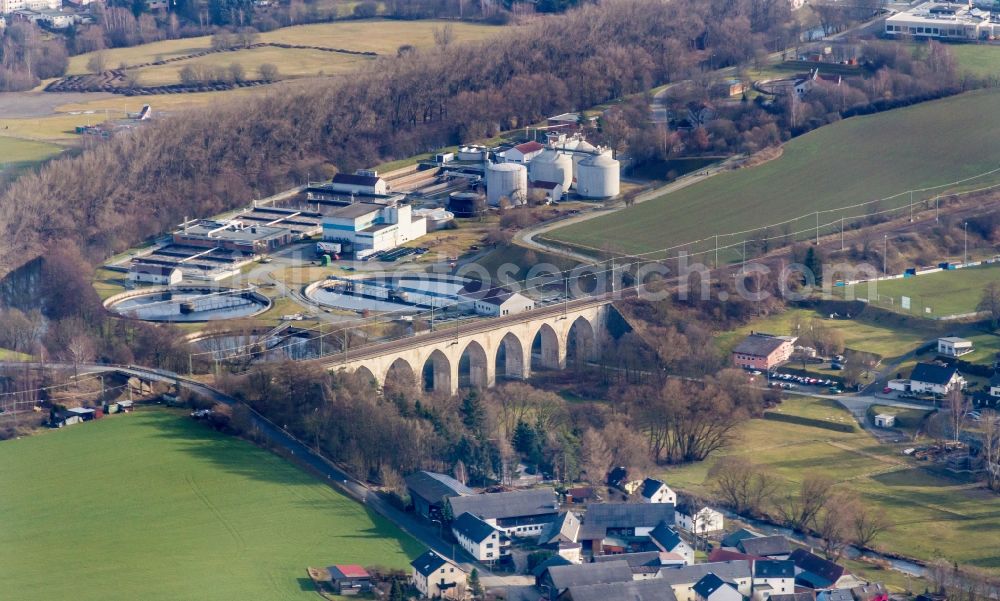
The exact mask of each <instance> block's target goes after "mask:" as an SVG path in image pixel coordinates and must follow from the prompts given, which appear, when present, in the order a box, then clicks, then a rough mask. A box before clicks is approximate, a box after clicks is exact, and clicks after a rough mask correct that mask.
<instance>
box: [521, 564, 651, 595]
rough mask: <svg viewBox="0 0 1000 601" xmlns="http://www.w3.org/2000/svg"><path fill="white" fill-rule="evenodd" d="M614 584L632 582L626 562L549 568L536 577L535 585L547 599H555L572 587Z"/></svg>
mask: <svg viewBox="0 0 1000 601" xmlns="http://www.w3.org/2000/svg"><path fill="white" fill-rule="evenodd" d="M614 582H632V569H631V568H630V567H629V565H628V562H625V561H609V562H605V563H583V564H580V565H566V566H551V567H549V568H547V569H546V570H544V571H543V572H542V573H541V574H540V575H539V576H538V578H537V579H536V581H535V584H536V586H537V587H538V588H539V589H540V590H541V591H542V592H543V593H548V598H549V599H555V598H556V597H558V596H559V595H561V594H562V593H564V592H565V591H566V590H567V589H568V588H570V587H573V586H586V585H591V584H611V583H614Z"/></svg>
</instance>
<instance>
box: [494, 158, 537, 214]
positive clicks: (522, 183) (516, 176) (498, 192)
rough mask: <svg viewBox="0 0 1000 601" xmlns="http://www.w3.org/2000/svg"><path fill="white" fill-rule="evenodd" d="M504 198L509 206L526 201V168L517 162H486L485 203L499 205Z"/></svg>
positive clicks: (518, 204)
mask: <svg viewBox="0 0 1000 601" xmlns="http://www.w3.org/2000/svg"><path fill="white" fill-rule="evenodd" d="M502 199H506V200H507V201H508V202H509V203H510V206H520V205H523V204H525V203H527V202H528V169H527V168H526V167H525V166H524V165H521V164H519V163H487V164H486V203H487V204H489V205H490V206H492V207H499V206H500V204H501V200H502Z"/></svg>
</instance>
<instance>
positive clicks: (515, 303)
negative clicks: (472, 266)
mask: <svg viewBox="0 0 1000 601" xmlns="http://www.w3.org/2000/svg"><path fill="white" fill-rule="evenodd" d="M475 286H478V284H476V285H475ZM459 295H460V296H461V297H463V298H466V299H468V300H470V301H471V302H472V304H473V308H474V309H475V311H476V313H478V314H479V315H489V316H492V317H500V316H503V315H514V314H515V313H523V312H524V311H531V310H532V309H534V308H535V301H533V300H531V299H530V298H528V297H526V296H524V295H523V294H520V293H518V292H514V291H512V290H510V289H509V288H504V287H503V286H494V287H492V288H490V289H489V290H486V291H480V290H478V289H477V290H475V291H469V290H468V288H462V290H461V291H459Z"/></svg>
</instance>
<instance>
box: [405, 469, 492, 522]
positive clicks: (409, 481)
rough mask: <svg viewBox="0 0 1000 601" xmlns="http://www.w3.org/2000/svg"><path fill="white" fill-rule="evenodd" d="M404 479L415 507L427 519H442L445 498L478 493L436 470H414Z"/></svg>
mask: <svg viewBox="0 0 1000 601" xmlns="http://www.w3.org/2000/svg"><path fill="white" fill-rule="evenodd" d="M404 480H405V481H406V490H407V491H408V492H409V493H410V500H412V501H413V509H414V510H415V511H416V512H417V514H418V515H420V516H423V517H425V518H427V519H431V518H434V519H440V517H441V509H442V508H443V507H444V502H445V499H448V498H451V497H463V496H467V495H474V494H476V491H474V490H472V489H471V488H469V487H467V486H465V485H464V484H462V483H461V482H459V481H458V480H456V479H454V478H452V477H451V476H448V475H446V474H438V473H436V472H414V473H412V474H410V475H409V476H407V477H406V478H404Z"/></svg>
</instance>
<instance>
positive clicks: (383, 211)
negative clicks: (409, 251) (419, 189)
mask: <svg viewBox="0 0 1000 601" xmlns="http://www.w3.org/2000/svg"><path fill="white" fill-rule="evenodd" d="M426 233H427V220H426V219H424V218H422V217H414V216H413V209H412V207H410V205H391V206H384V205H378V204H372V203H367V202H356V203H354V204H350V205H347V206H346V207H341V208H339V209H337V210H336V211H334V212H332V213H330V214H329V215H325V216H324V217H323V239H324V240H328V241H332V242H346V243H348V244H350V245H352V246H353V248H354V253H355V256H357V257H358V258H362V257H365V256H367V255H370V254H372V253H376V252H380V251H383V250H391V249H393V248H396V247H397V246H399V245H401V244H405V243H407V242H409V241H411V240H416V239H417V238H419V237H421V236H423V235H425V234H426Z"/></svg>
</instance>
